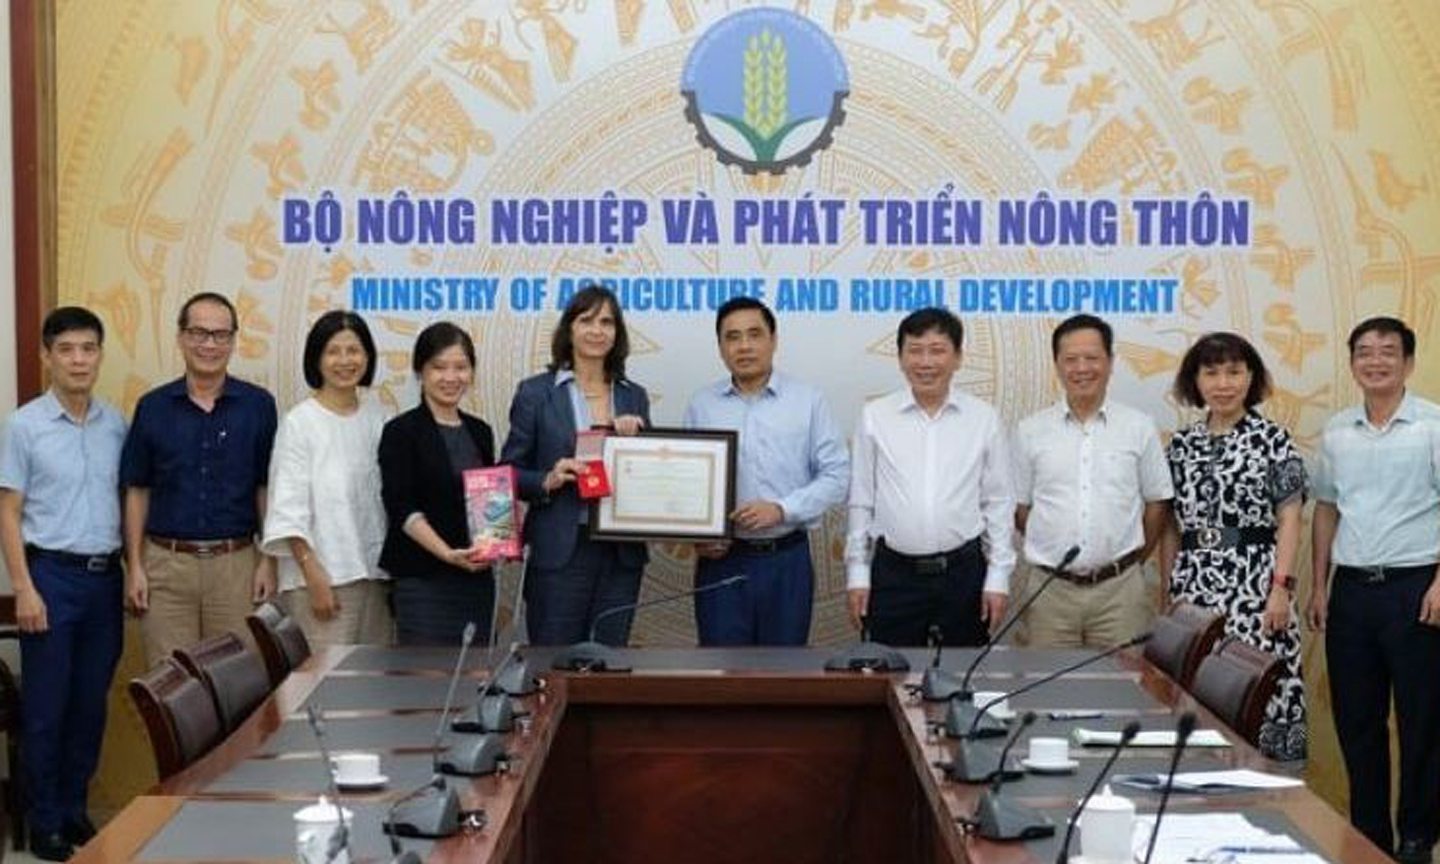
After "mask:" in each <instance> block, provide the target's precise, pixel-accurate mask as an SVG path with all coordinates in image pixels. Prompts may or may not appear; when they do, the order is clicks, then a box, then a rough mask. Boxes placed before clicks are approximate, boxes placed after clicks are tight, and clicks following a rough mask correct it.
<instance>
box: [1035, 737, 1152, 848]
mask: <svg viewBox="0 0 1440 864" xmlns="http://www.w3.org/2000/svg"><path fill="white" fill-rule="evenodd" d="M1139 734H1140V721H1139V720H1131V721H1130V722H1129V723H1126V724H1125V728H1124V729H1122V730H1120V740H1119V741H1118V742H1116V744H1115V749H1114V750H1112V751H1110V756H1109V757H1108V758H1107V759H1106V760H1105V764H1104V765H1101V766H1100V773H1099V774H1096V775H1095V781H1094V782H1093V783H1091V784H1090V788H1089V789H1086V790H1085V795H1084V797H1082V798H1081V799H1080V806H1078V807H1076V808H1075V810H1074V812H1072V813H1071V814H1070V819H1069V820H1068V821H1067V822H1066V825H1065V839H1063V840H1061V841H1060V851H1059V852H1058V853H1056V855H1055V864H1065V862H1066V859H1067V858H1068V857H1069V854H1070V840H1071V838H1072V837H1074V836H1075V826H1076V825H1077V824H1078V823H1079V822H1080V814H1081V813H1084V812H1085V805H1086V804H1089V803H1090V799H1091V798H1093V797H1094V796H1095V792H1096V790H1098V789H1099V788H1100V784H1101V783H1103V782H1104V781H1105V778H1106V777H1108V776H1110V769H1112V768H1114V767H1115V760H1117V759H1119V758H1120V753H1121V752H1122V751H1124V749H1125V747H1126V746H1127V745H1129V743H1130V742H1131V741H1133V740H1135V736H1136V735H1139Z"/></svg>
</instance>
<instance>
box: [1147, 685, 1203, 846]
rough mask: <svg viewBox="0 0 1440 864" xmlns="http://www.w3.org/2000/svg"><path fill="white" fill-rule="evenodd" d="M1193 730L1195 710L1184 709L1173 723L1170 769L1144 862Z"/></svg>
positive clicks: (1163, 813)
mask: <svg viewBox="0 0 1440 864" xmlns="http://www.w3.org/2000/svg"><path fill="white" fill-rule="evenodd" d="M1194 731H1195V712H1193V711H1186V712H1185V713H1184V714H1181V715H1180V720H1179V721H1178V722H1177V723H1176V724H1175V751H1174V752H1173V753H1172V754H1171V755H1170V771H1169V772H1168V773H1167V774H1166V775H1165V788H1164V789H1162V790H1160V806H1159V807H1157V808H1156V809H1155V824H1154V825H1152V826H1151V827H1150V842H1149V843H1148V844H1146V846H1145V862H1144V864H1150V856H1152V855H1154V854H1155V841H1156V840H1157V839H1158V838H1159V837H1160V820H1161V818H1163V817H1164V816H1165V805H1166V804H1167V803H1169V801H1170V790H1171V789H1173V788H1174V786H1175V771H1176V769H1178V768H1179V767H1180V754H1181V753H1184V752H1185V742H1186V741H1188V740H1189V739H1190V733H1191V732H1194Z"/></svg>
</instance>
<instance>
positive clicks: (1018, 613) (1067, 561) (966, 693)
mask: <svg viewBox="0 0 1440 864" xmlns="http://www.w3.org/2000/svg"><path fill="white" fill-rule="evenodd" d="M1078 557H1080V547H1079V546H1078V545H1077V546H1071V547H1070V548H1069V549H1067V550H1066V551H1065V555H1064V557H1063V558H1061V559H1060V563H1059V564H1057V565H1055V567H1054V568H1053V569H1052V570H1051V571H1050V575H1049V576H1046V577H1045V581H1044V582H1041V583H1040V587H1039V588H1036V589H1035V590H1034V591H1032V592H1030V596H1029V597H1026V598H1025V600H1024V601H1022V602H1021V603H1020V605H1019V606H1016V607H1015V608H1014V609H1012V610H1011V611H1010V617H1008V618H1006V619H1005V623H1003V624H1001V625H1000V629H998V630H996V631H995V635H994V636H991V637H990V641H989V642H986V643H985V647H984V648H981V649H980V653H979V654H976V655H975V659H974V660H971V661H970V665H969V666H968V667H966V669H965V677H964V678H962V679H961V680H960V684H959V685H958V687H957V688H955V689H954V690H953V691H951V692H948V693H947V692H945V691H937V692H936V693H935V694H934V695H933V696H926V697H925V698H926V699H928V700H930V701H932V702H943V701H945V700H946V699H954V698H959V699H961V700H963V701H967V702H968V701H969V700H970V698H971V696H973V695H974V691H973V690H971V689H970V677H971V676H972V675H974V674H975V670H976V669H978V668H979V667H980V662H981V661H982V660H984V659H985V658H986V657H988V656H990V652H991V651H993V650H995V646H996V645H998V644H1000V640H1001V639H1003V638H1005V634H1006V633H1009V632H1010V628H1012V627H1014V626H1015V625H1016V624H1017V623H1019V621H1020V618H1021V617H1022V616H1024V614H1025V610H1027V609H1029V608H1030V606H1031V605H1032V604H1034V602H1035V601H1036V599H1038V598H1039V597H1040V595H1041V594H1044V593H1045V589H1046V588H1049V587H1050V583H1051V582H1054V581H1055V580H1056V579H1057V578H1058V577H1059V576H1060V574H1061V573H1064V572H1065V568H1067V567H1069V566H1070V565H1071V564H1073V563H1075V559H1076V558H1078Z"/></svg>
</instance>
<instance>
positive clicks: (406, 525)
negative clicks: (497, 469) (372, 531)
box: [380, 321, 495, 645]
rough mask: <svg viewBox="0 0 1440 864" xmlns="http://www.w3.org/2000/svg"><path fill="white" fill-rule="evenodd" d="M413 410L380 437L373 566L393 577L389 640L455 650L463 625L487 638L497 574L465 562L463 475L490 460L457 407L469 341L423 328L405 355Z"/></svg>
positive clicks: (452, 331) (470, 363)
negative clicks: (379, 530) (416, 400)
mask: <svg viewBox="0 0 1440 864" xmlns="http://www.w3.org/2000/svg"><path fill="white" fill-rule="evenodd" d="M411 366H412V367H413V368H414V370H415V376H416V377H417V378H419V379H420V404H419V405H418V406H417V407H415V408H412V409H411V410H409V411H407V412H405V413H404V414H401V415H400V416H399V417H396V418H395V419H394V420H391V421H390V422H389V423H387V424H385V431H384V432H383V433H382V434H381V436H380V483H381V492H380V495H381V498H382V499H383V500H384V502H385V516H386V520H387V531H386V534H385V547H384V549H382V550H381V552H380V566H381V567H383V568H384V569H385V570H386V572H388V573H389V574H390V576H391V578H392V579H393V580H394V592H393V594H392V597H393V599H394V604H395V630H396V640H397V641H398V642H399V644H401V645H453V644H455V643H456V642H458V641H459V640H460V635H461V633H462V632H464V630H465V625H466V624H467V623H469V622H471V621H473V622H475V627H476V631H477V632H478V633H481V634H488V633H489V632H490V621H491V615H492V613H493V607H494V605H495V578H494V574H493V573H492V572H491V570H490V565H489V564H481V563H476V562H475V561H472V560H471V553H472V552H473V551H474V550H473V549H472V548H471V538H470V526H469V523H468V522H467V521H466V517H465V494H464V489H463V486H462V483H461V474H462V472H464V471H465V470H467V469H470V468H483V467H487V466H490V465H494V464H495V436H494V433H492V432H491V431H490V427H489V425H487V424H486V423H485V421H484V420H481V419H480V418H478V417H474V416H472V415H470V414H466V413H465V412H464V411H461V410H460V401H461V400H462V399H463V398H464V397H465V394H466V393H468V392H469V391H470V385H471V384H472V383H473V382H474V380H475V344H474V343H473V342H471V341H470V336H469V334H467V333H466V332H465V331H464V330H461V329H460V328H459V327H457V326H455V325H454V324H451V323H450V322H448V321H442V322H440V323H438V324H431V325H430V326H429V327H426V328H425V329H424V330H423V331H421V333H420V336H419V337H418V338H417V339H416V340H415V353H414V356H413V357H412V359H411Z"/></svg>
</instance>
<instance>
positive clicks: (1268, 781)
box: [1112, 768, 1305, 792]
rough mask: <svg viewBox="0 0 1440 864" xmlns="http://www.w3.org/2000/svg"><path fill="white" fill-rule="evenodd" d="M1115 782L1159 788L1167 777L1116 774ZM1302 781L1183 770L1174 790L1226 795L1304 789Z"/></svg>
mask: <svg viewBox="0 0 1440 864" xmlns="http://www.w3.org/2000/svg"><path fill="white" fill-rule="evenodd" d="M1112 779H1113V782H1115V783H1118V784H1120V785H1122V786H1133V787H1135V788H1139V789H1150V790H1155V789H1160V788H1161V787H1163V786H1164V785H1165V775H1164V774H1116V775H1115V776H1114V778H1112ZM1304 785H1305V783H1304V782H1303V781H1301V780H1296V779H1295V778H1294V777H1286V776H1283V775H1280V774H1266V773H1264V772H1261V771H1251V770H1250V769H1248V768H1240V769H1236V770H1228V771H1183V772H1181V773H1179V774H1176V775H1175V784H1174V788H1175V789H1176V790H1177V791H1180V792H1226V791H1230V790H1233V789H1290V788H1294V787H1296V786H1304Z"/></svg>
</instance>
